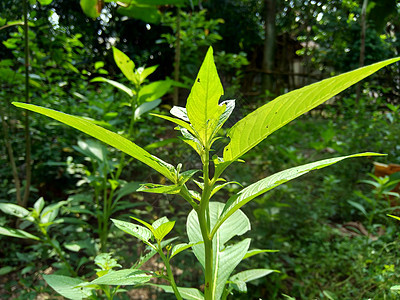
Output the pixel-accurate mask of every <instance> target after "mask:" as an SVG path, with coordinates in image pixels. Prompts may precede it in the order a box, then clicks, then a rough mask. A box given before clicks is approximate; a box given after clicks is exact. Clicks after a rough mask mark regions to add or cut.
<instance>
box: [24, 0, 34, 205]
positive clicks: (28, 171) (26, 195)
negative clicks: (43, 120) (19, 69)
mask: <svg viewBox="0 0 400 300" xmlns="http://www.w3.org/2000/svg"><path fill="white" fill-rule="evenodd" d="M27 1H28V0H23V11H24V33H25V38H24V40H25V102H26V103H30V102H31V101H30V99H29V37H28V30H29V26H28V3H27ZM29 131H30V130H29V112H28V111H26V112H25V145H26V146H25V163H26V172H25V174H26V178H25V180H26V183H25V191H24V197H23V199H22V206H23V207H26V205H27V204H28V198H29V192H30V186H31V179H32V174H31V173H32V167H31V137H30V132H29Z"/></svg>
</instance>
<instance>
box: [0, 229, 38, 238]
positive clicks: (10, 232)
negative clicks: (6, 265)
mask: <svg viewBox="0 0 400 300" xmlns="http://www.w3.org/2000/svg"><path fill="white" fill-rule="evenodd" d="M0 234H1V235H6V236H11V237H16V238H20V239H31V240H37V241H40V238H38V237H37V236H35V235H33V234H30V233H29V232H26V231H24V230H21V229H14V228H7V227H3V226H0Z"/></svg>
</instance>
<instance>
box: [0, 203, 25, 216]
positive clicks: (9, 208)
mask: <svg viewBox="0 0 400 300" xmlns="http://www.w3.org/2000/svg"><path fill="white" fill-rule="evenodd" d="M0 210H1V211H2V212H3V213H5V214H8V215H12V216H15V217H18V218H24V217H26V216H28V215H29V210H27V209H26V208H23V207H22V206H19V205H16V204H13V203H0Z"/></svg>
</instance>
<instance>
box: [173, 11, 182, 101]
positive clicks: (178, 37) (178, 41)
mask: <svg viewBox="0 0 400 300" xmlns="http://www.w3.org/2000/svg"><path fill="white" fill-rule="evenodd" d="M175 36H176V44H175V57H174V80H175V81H177V82H178V81H179V75H180V74H179V73H180V72H179V69H180V65H181V9H180V7H178V8H177V15H176V33H175ZM172 102H173V104H174V105H175V106H177V105H178V104H179V87H177V86H175V87H174V93H173V99H172Z"/></svg>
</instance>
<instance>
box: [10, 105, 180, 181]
mask: <svg viewBox="0 0 400 300" xmlns="http://www.w3.org/2000/svg"><path fill="white" fill-rule="evenodd" d="M13 104H14V105H15V106H17V107H21V108H25V109H28V110H31V111H34V112H37V113H40V114H42V115H45V116H48V117H50V118H53V119H55V120H57V121H60V122H62V123H64V124H67V125H69V126H71V127H73V128H76V129H78V130H80V131H82V132H84V133H86V134H88V135H90V136H93V137H95V138H97V139H98V140H100V141H102V142H104V143H106V144H109V145H110V146H113V147H115V148H117V149H119V150H121V151H123V152H125V153H126V154H128V155H130V156H132V157H134V158H136V159H137V160H139V161H141V162H143V163H145V164H146V165H148V166H149V167H151V168H153V169H154V170H156V171H158V172H160V173H161V174H163V175H164V176H165V177H167V178H168V179H170V180H171V181H174V180H175V172H174V167H173V166H171V165H170V164H168V163H166V162H164V161H162V160H161V159H159V158H157V157H155V156H153V155H151V154H150V153H148V152H147V151H146V150H144V149H143V148H141V147H139V146H137V145H136V144H134V143H132V142H131V141H129V140H127V139H126V138H124V137H122V136H120V135H119V134H116V133H114V132H112V131H109V130H107V129H104V128H102V127H100V126H97V125H94V124H93V123H92V122H90V121H87V120H85V119H83V118H80V117H76V116H72V115H68V114H64V113H62V112H58V111H55V110H52V109H48V108H44V107H40V106H36V105H32V104H26V103H20V102H13Z"/></svg>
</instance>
